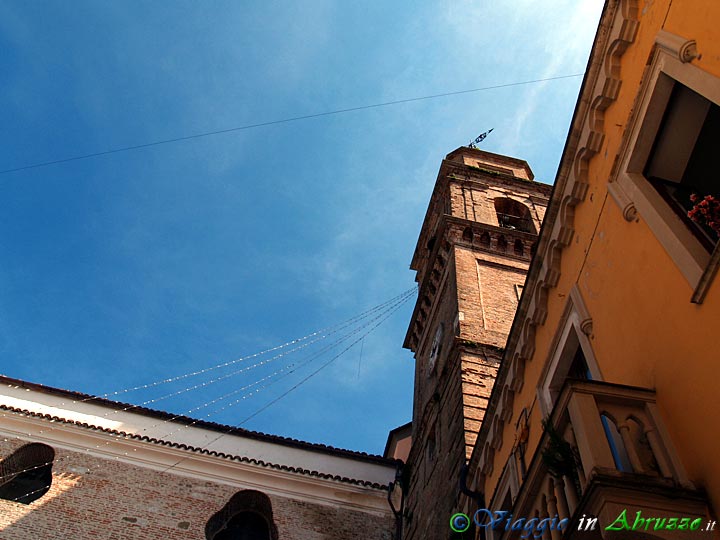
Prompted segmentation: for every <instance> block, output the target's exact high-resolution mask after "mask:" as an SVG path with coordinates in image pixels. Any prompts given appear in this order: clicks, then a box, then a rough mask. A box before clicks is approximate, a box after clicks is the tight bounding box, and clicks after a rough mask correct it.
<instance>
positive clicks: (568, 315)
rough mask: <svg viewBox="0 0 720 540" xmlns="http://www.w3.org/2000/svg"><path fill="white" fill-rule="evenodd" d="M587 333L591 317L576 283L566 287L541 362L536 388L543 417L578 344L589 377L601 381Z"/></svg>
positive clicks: (557, 390) (565, 376)
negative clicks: (562, 307)
mask: <svg viewBox="0 0 720 540" xmlns="http://www.w3.org/2000/svg"><path fill="white" fill-rule="evenodd" d="M590 335H592V318H591V317H590V313H589V312H588V310H587V308H586V307H585V302H584V301H583V299H582V296H581V294H580V289H579V288H578V286H577V284H576V285H574V286H573V288H572V289H571V290H570V296H569V298H568V301H567V304H566V305H565V310H564V312H563V316H562V318H561V319H560V324H559V325H558V330H557V332H556V333H555V336H554V338H553V341H552V345H551V347H550V353H549V355H548V361H547V362H546V363H545V368H544V369H543V373H542V375H541V376H540V382H539V384H538V387H537V395H538V398H539V399H538V401H539V402H540V410H541V412H542V415H543V417H547V416H548V415H549V414H550V413H551V412H552V410H553V407H554V405H555V401H556V400H557V397H558V396H559V393H560V389H561V388H562V386H563V384H564V382H565V379H567V375H568V371H569V369H570V366H571V365H572V362H573V360H574V358H575V354H576V352H577V350H578V347H579V348H580V349H581V350H582V353H583V356H584V357H585V363H586V364H587V367H588V371H589V372H590V375H591V377H592V380H597V381H601V380H603V377H602V373H601V371H600V367H599V366H598V363H597V360H596V359H595V354H594V352H593V349H592V345H591V344H590V339H589V336H590Z"/></svg>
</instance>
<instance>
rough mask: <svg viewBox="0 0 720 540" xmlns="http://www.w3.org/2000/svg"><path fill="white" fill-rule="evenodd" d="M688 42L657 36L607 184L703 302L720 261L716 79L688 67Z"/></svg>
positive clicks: (719, 84) (719, 95)
mask: <svg viewBox="0 0 720 540" xmlns="http://www.w3.org/2000/svg"><path fill="white" fill-rule="evenodd" d="M693 46H694V42H692V41H691V40H686V39H684V38H682V37H680V36H676V35H673V34H671V33H669V32H666V31H664V30H662V31H660V32H659V33H658V35H657V36H656V47H655V51H654V53H653V56H652V57H651V59H650V62H649V66H648V70H647V74H646V76H645V77H644V79H643V82H642V84H641V87H640V90H639V92H638V100H637V102H638V105H637V106H636V107H635V108H634V109H633V111H632V112H631V115H630V118H629V120H628V130H627V138H626V139H625V140H624V141H623V148H622V150H621V159H620V160H619V162H618V163H619V167H618V169H617V176H616V178H615V179H614V180H613V181H611V182H610V183H609V184H608V190H609V192H610V194H611V195H612V197H613V199H614V200H615V201H616V202H617V203H618V205H619V206H620V207H621V209H622V211H623V216H624V217H625V219H627V220H628V221H633V220H634V219H635V218H636V216H637V217H639V218H642V220H643V221H644V222H645V223H646V224H647V226H648V227H649V228H650V230H651V231H652V232H653V234H654V235H655V237H656V238H657V239H658V241H659V242H660V244H661V245H662V246H663V248H664V249H665V251H666V252H667V253H668V255H669V256H670V258H671V259H672V261H673V262H674V264H675V265H676V267H677V268H678V270H679V271H680V272H681V273H682V275H683V276H684V277H685V279H687V281H688V283H689V284H690V286H691V287H692V289H693V290H694V293H693V296H692V298H691V301H692V302H696V303H701V302H702V301H703V298H704V296H705V294H706V292H707V290H708V288H709V285H710V283H711V282H712V280H713V279H714V276H715V274H716V273H717V270H718V267H720V249H718V243H719V242H718V240H719V239H720V179H718V177H717V174H713V169H712V164H713V158H714V153H715V147H716V146H717V141H718V140H720V78H718V77H716V76H714V75H712V74H710V73H708V72H705V71H704V70H702V69H700V68H698V67H697V66H695V65H693V62H692V58H693V56H692V54H690V55H689V56H687V55H686V54H685V53H686V52H687V51H690V50H692V47H693Z"/></svg>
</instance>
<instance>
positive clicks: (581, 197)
mask: <svg viewBox="0 0 720 540" xmlns="http://www.w3.org/2000/svg"><path fill="white" fill-rule="evenodd" d="M718 23H720V2H716V1H691V0H654V1H653V0H608V1H607V2H606V5H605V8H604V11H603V14H602V17H601V21H600V24H599V28H598V34H597V36H596V40H595V43H594V46H593V50H592V53H591V57H590V60H589V63H588V69H587V72H586V75H585V80H584V82H583V86H582V89H581V93H580V97H579V100H578V103H577V106H576V110H575V114H574V117H573V121H572V124H571V128H570V134H569V137H568V140H567V142H566V145H565V149H564V151H563V156H562V159H561V163H560V167H559V170H558V175H557V178H556V182H555V186H554V190H553V194H552V197H551V200H550V205H549V207H548V210H547V212H546V214H545V219H544V223H543V228H542V231H541V233H540V238H539V242H538V248H537V253H536V256H535V258H534V260H533V262H532V264H531V266H530V270H529V274H528V280H527V283H526V285H525V288H524V291H523V296H522V298H521V300H520V303H519V305H518V311H517V314H516V317H515V320H514V322H513V326H512V330H511V332H510V336H509V339H508V343H507V346H506V349H505V353H504V357H503V360H502V364H501V367H500V369H499V372H498V377H497V380H496V383H495V386H494V388H493V392H492V396H491V398H490V403H489V405H488V409H487V412H486V414H485V420H484V422H483V425H482V428H481V430H480V433H479V436H478V439H477V443H476V445H475V448H474V451H473V454H472V457H471V460H470V463H469V469H470V473H469V480H468V484H469V488H468V490H466V491H467V492H468V494H469V496H468V497H467V498H466V499H465V500H464V502H461V504H460V507H458V511H464V512H465V513H467V514H468V515H470V516H471V515H472V514H473V512H474V511H475V510H476V509H477V508H478V507H480V508H482V507H483V506H481V505H484V507H485V508H487V509H490V510H492V511H495V510H508V511H511V512H512V513H513V514H514V518H513V519H518V518H521V517H522V518H526V519H527V520H529V519H532V518H537V519H538V521H536V522H535V523H537V522H539V520H540V519H542V518H552V517H554V516H555V515H557V516H558V520H556V524H557V523H559V520H560V519H563V518H567V519H568V521H567V522H566V523H565V524H564V525H563V530H557V529H556V530H553V531H551V530H549V528H548V529H547V530H545V531H544V533H543V534H542V537H543V538H553V540H556V539H557V538H560V537H561V536H562V537H571V538H574V537H578V538H591V537H597V538H599V537H601V536H602V537H605V538H609V537H614V536H616V535H617V536H618V537H621V538H622V537H623V536H624V537H626V538H631V537H632V538H682V537H690V536H693V537H696V534H699V533H700V532H701V531H703V532H705V534H706V537H708V538H710V537H716V538H717V537H718V532H714V533H713V532H712V531H711V529H712V528H713V519H714V518H713V516H715V515H716V510H717V508H719V507H720V459H719V456H720V436H719V434H718V432H719V428H720V394H719V392H718V389H717V384H718V383H717V373H718V357H719V354H718V345H717V339H718V335H719V334H720V284H718V283H717V281H718V279H720V278H718V277H717V276H716V273H717V268H718V265H719V263H720V251H719V250H718V247H717V246H718V234H719V233H720V203H717V202H716V201H718V200H720V197H718V194H719V193H720V176H719V175H718V173H717V169H715V168H712V167H711V163H712V161H711V160H712V158H713V157H714V155H715V154H717V153H718V151H717V148H718V145H719V144H720V40H719V39H718V30H717V28H718V26H717V25H718ZM703 201H705V203H704V204H702V203H703ZM689 214H690V216H692V217H689ZM716 217H717V219H718V222H715V221H714V219H715V218H716ZM472 492H474V494H472ZM623 511H625V512H624V513H623ZM638 512H640V514H638ZM622 516H625V517H624V518H623V517H622ZM594 517H597V518H598V520H597V522H594V521H593V522H592V525H591V526H590V525H588V522H589V521H590V519H591V518H594ZM649 518H652V520H651V521H648V519H649ZM663 518H665V521H660V520H661V519H663ZM674 518H677V519H678V521H677V522H671V521H670V519H674ZM683 519H686V521H683ZM488 520H489V518H488V519H486V520H485V523H487V522H488ZM639 520H643V521H639ZM626 522H627V527H625V523H626ZM673 523H674V524H675V525H676V527H675V528H674V529H673V527H672V524H673ZM505 525H506V523H505V522H503V524H502V528H495V529H494V530H493V528H492V527H482V526H481V527H478V528H477V531H476V533H477V534H480V533H481V532H482V533H484V534H486V537H487V538H492V539H497V538H508V537H509V536H510V535H513V537H517V536H515V535H518V534H521V533H518V532H513V531H512V530H510V531H506V530H505V528H504V527H505ZM521 525H522V524H519V525H518V527H520V526H521ZM681 525H687V526H688V528H689V527H690V526H691V525H692V527H694V529H692V530H696V531H697V532H696V533H692V532H688V533H685V531H684V530H683V529H682V528H681ZM510 527H512V524H511V525H510ZM608 527H610V528H609V529H608ZM633 527H634V530H633V529H632V528H633ZM678 527H680V529H679V530H678ZM578 528H580V529H582V531H581V532H578ZM628 528H629V529H631V530H630V531H628V530H627V529H628ZM715 528H716V529H718V528H720V527H715ZM706 529H708V530H707V531H706ZM471 531H472V529H470V532H471ZM688 531H690V529H688ZM535 532H537V531H534V532H533V533H532V534H530V533H529V532H527V534H530V536H531V537H532V536H533V535H534V534H535ZM540 532H541V533H542V531H540ZM683 533H685V534H683ZM589 535H594V536H589ZM631 535H632V536H631Z"/></svg>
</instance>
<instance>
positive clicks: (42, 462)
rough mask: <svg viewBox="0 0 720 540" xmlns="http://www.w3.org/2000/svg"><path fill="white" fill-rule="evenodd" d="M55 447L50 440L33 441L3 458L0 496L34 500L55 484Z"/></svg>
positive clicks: (21, 501) (8, 498)
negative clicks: (53, 470) (44, 441)
mask: <svg viewBox="0 0 720 540" xmlns="http://www.w3.org/2000/svg"><path fill="white" fill-rule="evenodd" d="M54 460H55V451H54V450H53V449H52V448H51V447H50V446H48V445H46V444H41V443H30V444H26V445H24V446H21V447H20V448H18V449H17V450H15V452H13V453H12V454H10V455H9V456H7V457H6V458H5V459H3V460H2V461H0V499H5V500H8V501H14V502H19V503H22V504H30V503H31V502H33V501H36V500H38V499H39V498H40V497H42V496H43V495H45V494H46V493H47V492H48V491H49V490H50V486H51V485H52V467H53V461H54Z"/></svg>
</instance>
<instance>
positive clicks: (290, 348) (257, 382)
mask: <svg viewBox="0 0 720 540" xmlns="http://www.w3.org/2000/svg"><path fill="white" fill-rule="evenodd" d="M416 292H417V289H416V287H412V288H411V289H408V290H406V291H404V292H402V293H400V294H398V295H396V296H394V297H393V298H390V299H389V300H386V301H385V302H382V303H380V304H378V305H376V306H374V307H372V308H370V309H368V310H366V311H363V312H362V313H360V314H358V315H356V316H354V317H351V318H349V319H347V320H345V321H343V322H341V323H338V324H335V325H332V326H328V327H326V328H323V329H320V330H316V331H314V332H312V333H310V334H307V335H306V336H303V337H300V338H297V339H293V340H290V341H287V342H285V343H283V344H280V345H277V346H273V347H270V348H267V349H264V350H262V351H259V352H256V353H253V354H250V355H246V356H242V357H239V358H236V359H234V360H231V361H226V362H221V363H218V364H215V365H212V366H208V367H204V368H201V369H195V370H193V371H190V372H186V373H181V374H178V375H174V376H171V377H166V378H163V379H160V380H157V381H152V382H149V383H145V384H140V385H135V386H132V387H128V388H122V389H119V390H115V391H112V392H108V393H106V394H103V395H99V396H88V397H86V398H84V399H81V400H74V401H73V404H77V403H83V402H92V401H99V400H101V404H102V406H103V407H105V408H108V407H109V408H108V410H107V411H106V412H105V413H104V414H103V415H102V416H98V418H99V419H100V423H102V420H105V419H109V418H110V416H111V415H118V414H120V413H123V412H128V411H132V410H133V409H137V408H140V407H145V406H146V405H150V404H155V403H158V402H160V401H163V400H165V399H169V398H171V397H177V396H180V395H184V394H189V393H191V392H193V391H195V390H199V389H207V388H209V387H213V386H214V385H218V383H220V382H221V381H229V380H231V379H232V378H233V377H238V376H239V375H241V374H243V373H246V374H247V373H248V372H250V371H251V370H253V369H258V368H260V367H262V366H266V365H269V364H271V363H281V362H282V361H283V360H285V361H286V362H287V361H288V360H289V363H285V364H283V365H281V366H280V367H278V368H277V369H275V370H274V371H272V372H271V373H269V374H266V375H263V376H259V377H257V378H255V379H252V380H250V381H243V382H244V383H245V384H243V385H242V386H240V387H238V388H234V389H232V390H231V391H229V392H225V393H223V394H221V395H220V396H218V397H214V398H212V399H208V400H206V401H203V402H202V403H201V404H199V405H195V406H193V407H191V408H189V409H187V410H185V411H184V412H183V413H180V414H172V415H169V416H168V417H167V418H164V419H163V420H160V421H158V422H156V423H154V424H152V425H149V426H146V427H144V428H142V429H137V430H134V431H133V432H132V433H127V434H125V433H112V434H111V435H110V437H109V438H106V440H105V442H104V443H99V444H96V445H95V446H94V448H85V451H86V452H87V453H91V452H92V453H95V454H102V453H103V450H104V449H105V448H106V447H107V446H108V445H110V444H112V443H113V442H115V441H117V440H121V439H122V440H128V439H137V438H139V437H142V436H143V435H146V434H148V433H154V432H155V430H156V429H158V428H159V430H158V433H159V432H160V431H166V430H165V429H164V428H163V426H168V430H167V432H166V433H164V435H162V436H160V437H154V438H157V439H159V440H163V441H165V440H169V439H168V438H171V437H173V436H175V438H177V434H178V433H180V432H182V431H186V430H188V429H190V428H192V427H193V426H196V425H197V424H199V423H202V422H207V421H208V419H211V418H212V417H214V416H216V415H218V414H220V413H222V412H224V411H226V410H228V409H230V408H232V407H235V406H237V405H239V404H240V403H243V402H245V401H247V400H249V399H250V398H252V397H255V396H258V395H260V394H262V393H263V392H265V391H267V390H268V389H269V388H271V387H273V386H274V385H276V384H278V383H279V382H280V381H282V380H284V379H286V378H288V377H290V376H291V375H293V374H295V373H298V372H300V371H301V370H302V369H303V368H306V367H309V366H312V365H313V363H316V364H315V365H316V366H317V361H318V360H319V359H321V358H323V357H325V360H324V361H323V362H322V363H320V364H319V366H317V367H315V369H314V370H313V371H311V372H310V373H309V374H307V375H305V376H304V377H303V378H302V379H300V380H299V381H298V382H296V383H295V384H294V385H293V386H291V387H290V388H289V389H287V390H285V391H284V392H282V393H280V394H279V395H277V396H275V397H274V398H272V399H271V400H270V401H268V402H266V403H264V404H263V405H261V406H259V407H255V408H253V410H252V411H251V412H250V413H249V414H247V413H246V414H247V416H245V417H244V418H243V419H242V420H240V421H238V422H234V424H235V425H233V426H228V427H227V429H223V430H222V431H221V432H220V433H219V434H218V435H217V436H215V437H214V438H212V439H211V440H209V441H207V442H206V443H205V444H204V445H203V446H202V447H194V450H195V451H196V452H197V451H204V450H207V449H208V448H209V447H210V446H211V445H212V444H214V443H215V442H217V441H218V440H219V439H221V438H222V437H224V436H226V435H228V434H230V433H232V432H233V431H235V430H236V429H237V428H239V427H240V426H242V425H244V424H246V423H247V422H248V421H250V420H251V419H252V418H255V417H256V416H257V415H259V414H260V413H262V412H263V411H265V410H266V409H267V408H269V407H271V406H272V405H274V404H275V403H277V402H279V401H280V400H282V399H283V398H284V397H286V396H287V395H288V394H290V393H291V392H293V391H295V390H297V389H298V388H300V387H301V386H302V385H303V384H305V383H306V382H307V381H309V380H310V379H312V378H313V377H315V376H316V375H318V374H319V373H320V372H321V371H323V370H324V369H326V368H327V367H329V366H330V365H332V364H333V363H334V362H336V361H337V360H338V359H339V358H341V357H342V356H343V355H345V354H346V353H347V352H348V351H350V350H351V349H352V348H353V347H355V346H356V345H357V344H358V343H361V342H364V340H365V338H366V337H367V336H368V335H369V334H370V333H372V332H373V331H374V330H376V329H377V328H378V327H379V326H380V325H382V324H383V323H384V322H385V321H386V320H387V319H389V318H390V317H391V316H392V315H393V314H394V313H396V312H397V311H398V310H399V309H400V308H402V306H404V305H405V304H406V303H407V302H408V301H409V300H411V299H412V298H414V296H415V294H416ZM343 344H345V346H344V347H342V348H340V347H341V346H342V345H343ZM313 345H318V347H317V348H316V349H313ZM337 349H339V350H337ZM335 350H337V352H335V353H334V354H332V356H330V357H329V359H328V358H327V357H326V355H328V353H330V352H331V351H335ZM301 351H304V353H303V354H304V356H303V357H301V358H298V357H297V354H296V353H300V352H301ZM272 353H275V354H273V355H272V356H270V357H269V358H268V357H266V356H268V355H270V354H272ZM292 355H296V356H292ZM251 360H255V362H254V363H252V364H250V365H246V366H244V367H242V368H240V369H234V370H233V371H231V372H230V373H225V374H223V375H219V376H215V375H213V377H212V378H210V379H209V380H205V381H202V382H198V383H194V384H189V385H187V386H185V387H184V388H182V389H180V390H175V391H172V392H169V393H166V394H164V395H162V396H159V397H156V398H151V399H147V400H144V401H142V402H140V403H139V404H125V403H119V402H109V401H108V398H110V397H115V396H119V395H125V394H130V393H132V392H139V391H148V390H154V389H156V388H158V387H161V386H163V385H168V384H172V383H176V382H178V381H186V380H187V379H192V378H199V377H202V376H203V375H207V374H208V373H213V372H215V371H217V370H220V369H223V368H227V367H231V366H237V365H238V364H240V363H245V362H248V361H251ZM239 394H241V395H239ZM231 398H234V399H233V400H232V401H231V400H230V399H231ZM215 404H220V405H221V406H220V407H218V408H215V409H213V410H212V411H210V412H208V413H205V414H204V415H201V416H200V417H197V418H191V415H193V416H194V415H195V413H197V412H199V411H202V410H204V409H206V408H208V407H211V406H212V405H215ZM65 405H68V402H67V401H63V402H61V403H60V404H58V405H55V407H58V408H61V407H63V406H65ZM18 414H22V413H17V412H13V411H9V410H7V409H6V410H3V411H2V413H1V417H2V418H3V419H7V418H11V417H17V415H18ZM178 421H182V424H181V425H178ZM55 425H57V424H55V423H53V422H50V423H48V425H47V426H46V427H45V428H44V429H43V430H40V431H39V434H40V435H45V434H46V433H47V432H48V431H49V432H52V431H54V430H55V429H56V428H55ZM170 426H177V427H176V428H174V429H173V427H170ZM98 427H102V426H98ZM8 437H10V438H13V439H16V440H18V441H20V442H22V443H27V442H28V439H32V438H33V434H32V433H27V434H24V433H23V434H18V435H15V436H12V435H9V434H8V435H6V436H5V437H4V441H5V442H7V441H9V440H10V439H9V438H8ZM127 454H128V453H127V452H125V455H127ZM70 456H71V454H70V453H68V454H67V455H66V456H65V457H67V458H70ZM188 457H189V456H188ZM115 459H116V460H120V459H121V456H119V455H116V456H115ZM185 459H187V458H181V459H180V460H178V461H177V462H175V463H173V464H172V465H170V466H168V467H167V468H165V469H163V471H162V472H167V471H170V470H171V469H173V468H174V467H176V466H178V465H179V464H180V463H182V462H183V461H184V460H185ZM62 460H63V456H56V457H55V459H54V460H53V461H49V462H46V463H42V464H35V465H33V466H30V467H25V468H23V469H22V470H17V469H12V470H10V471H8V470H6V468H5V467H3V462H2V461H0V484H3V483H6V482H9V481H11V480H8V478H10V477H17V476H18V475H21V474H23V473H27V472H32V471H36V470H38V469H41V468H43V467H47V466H48V465H51V464H52V463H54V462H55V461H62ZM49 488H50V485H44V486H42V487H40V488H38V489H35V490H33V491H30V492H27V493H24V494H22V495H19V496H16V497H14V498H13V499H11V500H15V501H21V500H24V499H26V498H28V497H31V496H32V495H34V494H36V493H38V492H40V491H43V490H47V489H49Z"/></svg>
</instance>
